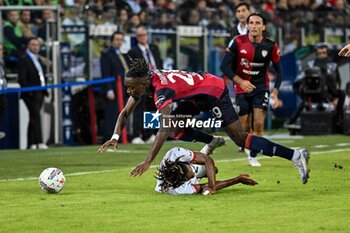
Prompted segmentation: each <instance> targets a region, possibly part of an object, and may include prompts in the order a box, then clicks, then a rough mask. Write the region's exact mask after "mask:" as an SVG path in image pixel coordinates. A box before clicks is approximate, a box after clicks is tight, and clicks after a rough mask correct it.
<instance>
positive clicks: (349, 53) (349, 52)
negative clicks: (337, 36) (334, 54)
mask: <svg viewBox="0 0 350 233" xmlns="http://www.w3.org/2000/svg"><path fill="white" fill-rule="evenodd" d="M338 55H339V56H342V57H350V44H347V45H346V46H345V47H344V48H342V49H341V50H340V51H339V53H338Z"/></svg>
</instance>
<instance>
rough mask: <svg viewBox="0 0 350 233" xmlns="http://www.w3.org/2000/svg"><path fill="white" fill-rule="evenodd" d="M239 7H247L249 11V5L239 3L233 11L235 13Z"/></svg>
mask: <svg viewBox="0 0 350 233" xmlns="http://www.w3.org/2000/svg"><path fill="white" fill-rule="evenodd" d="M241 6H245V7H247V9H248V10H249V11H250V5H249V3H247V2H240V3H238V4H237V6H236V7H235V11H237V9H238V8H239V7H241Z"/></svg>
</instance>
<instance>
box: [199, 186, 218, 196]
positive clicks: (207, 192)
mask: <svg viewBox="0 0 350 233" xmlns="http://www.w3.org/2000/svg"><path fill="white" fill-rule="evenodd" d="M215 193H216V191H215V190H213V189H211V188H209V187H205V188H204V189H203V192H202V194H203V195H205V196H206V195H212V194H215Z"/></svg>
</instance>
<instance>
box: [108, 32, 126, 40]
mask: <svg viewBox="0 0 350 233" xmlns="http://www.w3.org/2000/svg"><path fill="white" fill-rule="evenodd" d="M115 35H122V36H124V33H123V32H121V31H116V32H114V33H113V34H112V35H111V38H110V40H111V42H112V41H113V40H114V36H115Z"/></svg>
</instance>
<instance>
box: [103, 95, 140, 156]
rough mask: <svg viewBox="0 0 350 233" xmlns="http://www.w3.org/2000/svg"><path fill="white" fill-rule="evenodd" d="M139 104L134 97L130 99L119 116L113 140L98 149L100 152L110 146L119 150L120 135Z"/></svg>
mask: <svg viewBox="0 0 350 233" xmlns="http://www.w3.org/2000/svg"><path fill="white" fill-rule="evenodd" d="M138 103H139V100H136V99H135V98H133V97H132V96H130V97H129V99H128V101H127V103H126V105H125V107H124V108H123V110H122V111H121V112H120V114H119V116H118V119H117V123H116V124H115V128H114V134H113V135H112V138H111V139H110V140H108V141H107V142H105V143H104V144H103V145H102V146H101V147H100V148H99V149H98V152H103V151H104V150H105V149H106V148H107V147H109V146H110V145H113V146H114V149H117V147H118V139H119V135H120V134H121V132H122V130H123V129H124V127H125V125H126V122H127V120H128V118H129V116H130V114H131V113H132V112H133V111H134V109H135V107H136V105H137V104H138Z"/></svg>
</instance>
